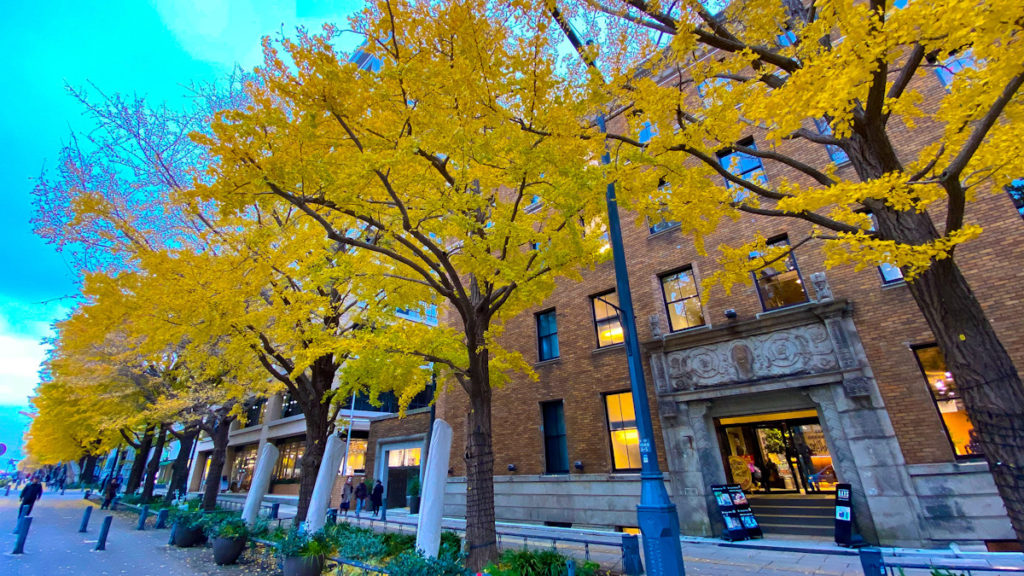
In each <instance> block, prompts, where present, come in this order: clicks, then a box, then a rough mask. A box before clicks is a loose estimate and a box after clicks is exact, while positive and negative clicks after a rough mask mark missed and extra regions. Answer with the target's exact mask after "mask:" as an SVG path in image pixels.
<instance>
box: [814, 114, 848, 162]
mask: <svg viewBox="0 0 1024 576" xmlns="http://www.w3.org/2000/svg"><path fill="white" fill-rule="evenodd" d="M814 127H815V128H817V129H818V134H821V135H822V136H831V135H832V127H831V126H829V125H828V122H827V121H826V120H825V119H824V118H815V119H814ZM825 151H826V152H828V157H829V158H831V159H832V161H833V162H835V163H836V164H845V163H847V162H849V161H850V157H849V156H848V155H847V154H846V151H845V150H843V149H842V148H840V147H839V146H836V145H834V144H826V145H825Z"/></svg>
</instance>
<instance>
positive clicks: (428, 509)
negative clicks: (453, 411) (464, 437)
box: [416, 418, 452, 558]
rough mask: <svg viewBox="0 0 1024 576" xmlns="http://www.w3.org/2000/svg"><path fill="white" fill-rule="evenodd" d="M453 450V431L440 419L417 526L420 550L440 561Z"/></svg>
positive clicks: (422, 491) (433, 432)
mask: <svg viewBox="0 0 1024 576" xmlns="http://www.w3.org/2000/svg"><path fill="white" fill-rule="evenodd" d="M451 448H452V427H451V426H449V425H448V423H447V422H445V421H444V420H442V419H440V418H438V419H436V420H434V428H433V430H432V431H431V435H430V450H429V454H428V456H427V468H426V470H425V471H424V473H423V489H422V490H421V491H420V495H421V497H420V517H419V521H418V522H417V524H416V548H417V549H418V550H421V551H422V552H423V554H424V555H426V556H430V557H432V558H437V553H438V551H439V550H440V548H441V516H442V515H443V514H444V487H445V484H446V483H447V482H448V456H449V453H450V452H451Z"/></svg>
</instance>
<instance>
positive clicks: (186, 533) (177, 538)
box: [172, 524, 204, 548]
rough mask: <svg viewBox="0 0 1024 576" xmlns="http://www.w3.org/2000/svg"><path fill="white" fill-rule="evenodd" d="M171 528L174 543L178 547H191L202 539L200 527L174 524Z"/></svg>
mask: <svg viewBox="0 0 1024 576" xmlns="http://www.w3.org/2000/svg"><path fill="white" fill-rule="evenodd" d="M172 530H174V545H175V546H177V547H178V548H191V547H193V546H195V545H196V544H199V543H200V542H202V541H203V536H204V534H203V529H202V528H186V527H184V526H182V525H180V524H175V525H174V528H172Z"/></svg>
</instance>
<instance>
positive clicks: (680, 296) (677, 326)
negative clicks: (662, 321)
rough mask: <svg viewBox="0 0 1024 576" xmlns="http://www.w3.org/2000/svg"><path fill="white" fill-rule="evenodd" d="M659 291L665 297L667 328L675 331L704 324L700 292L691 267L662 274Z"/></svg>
mask: <svg viewBox="0 0 1024 576" xmlns="http://www.w3.org/2000/svg"><path fill="white" fill-rule="evenodd" d="M661 293H662V295H663V296H664V298H665V309H666V311H667V312H668V326H669V330H671V331H672V332H677V331H679V330H686V329H687V328H693V327H694V326H702V325H704V310H703V309H702V308H701V306H700V294H699V292H698V290H697V282H696V281H695V280H694V278H693V269H692V268H690V267H689V266H687V267H686V268H684V269H683V270H680V271H678V272H673V273H671V274H667V275H665V276H662V277H661Z"/></svg>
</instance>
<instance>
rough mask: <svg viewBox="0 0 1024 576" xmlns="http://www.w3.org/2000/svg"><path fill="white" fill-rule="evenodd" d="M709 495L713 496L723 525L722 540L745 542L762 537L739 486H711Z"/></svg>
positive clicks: (759, 527)
mask: <svg viewBox="0 0 1024 576" xmlns="http://www.w3.org/2000/svg"><path fill="white" fill-rule="evenodd" d="M711 493H712V494H713V495H714V496H715V502H716V503H717V504H718V511H719V513H721V514H722V522H724V523H725V532H724V533H723V534H722V538H724V539H726V540H746V539H748V538H760V537H761V536H763V533H762V531H761V525H760V524H759V523H758V521H757V517H755V516H754V512H753V510H751V509H750V502H748V501H747V496H746V495H745V494H744V493H743V489H742V488H740V485H739V484H715V485H713V486H711Z"/></svg>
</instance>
